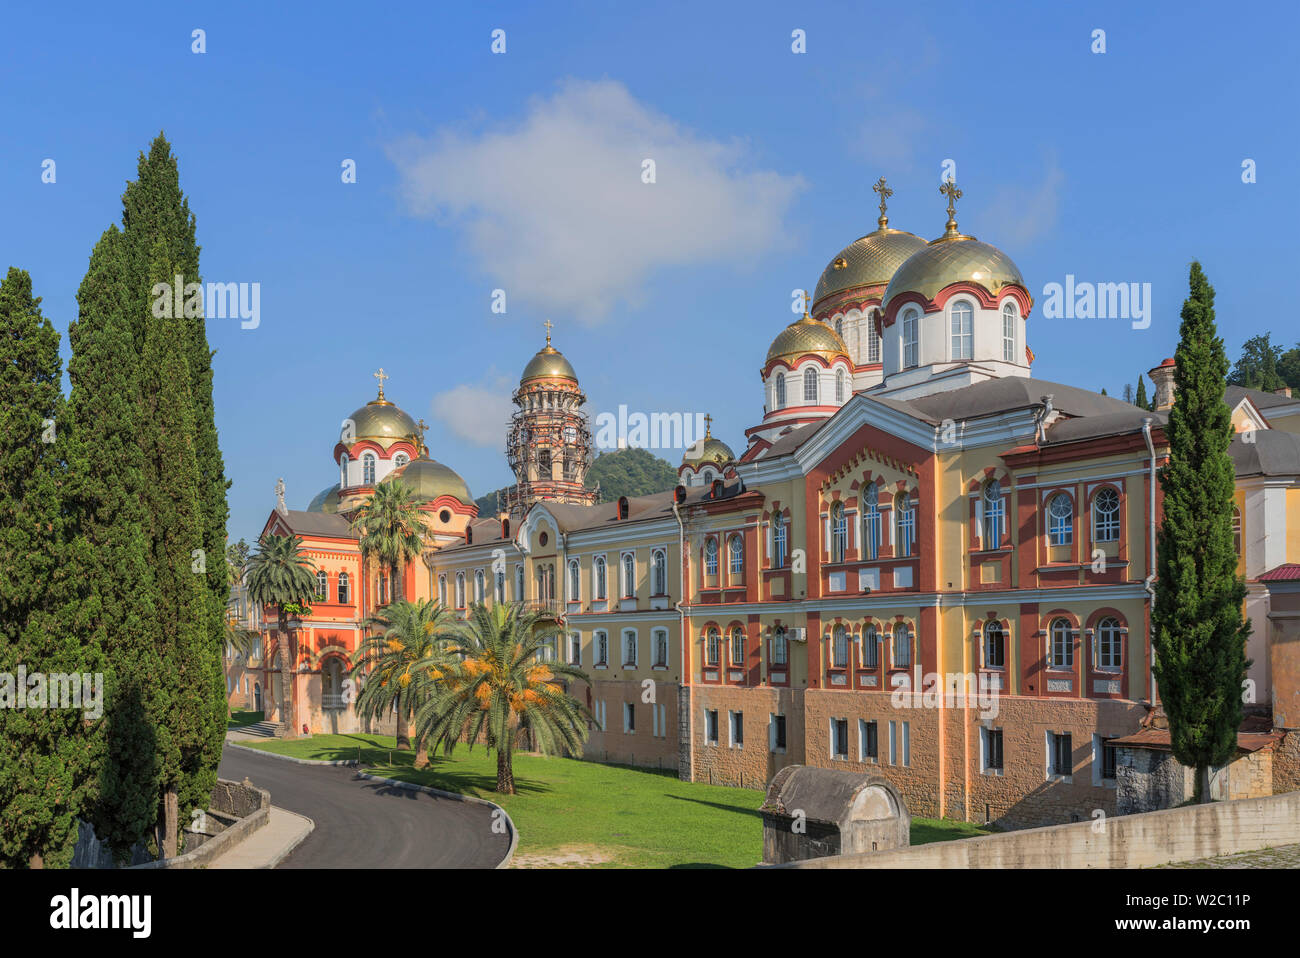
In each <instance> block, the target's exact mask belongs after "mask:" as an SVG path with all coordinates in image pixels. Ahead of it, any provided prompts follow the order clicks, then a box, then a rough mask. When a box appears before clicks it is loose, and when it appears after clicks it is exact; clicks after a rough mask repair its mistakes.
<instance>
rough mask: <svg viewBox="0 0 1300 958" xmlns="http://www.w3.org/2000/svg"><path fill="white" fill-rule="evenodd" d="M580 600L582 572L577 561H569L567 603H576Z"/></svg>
mask: <svg viewBox="0 0 1300 958" xmlns="http://www.w3.org/2000/svg"><path fill="white" fill-rule="evenodd" d="M581 598H582V570H581V569H580V568H579V566H578V560H577V559H570V560H569V601H570V602H577V601H578V600H579V599H581Z"/></svg>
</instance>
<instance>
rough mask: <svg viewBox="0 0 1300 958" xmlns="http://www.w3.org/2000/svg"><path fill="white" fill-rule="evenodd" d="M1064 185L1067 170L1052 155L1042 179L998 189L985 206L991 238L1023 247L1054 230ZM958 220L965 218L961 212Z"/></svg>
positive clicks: (998, 242)
mask: <svg viewBox="0 0 1300 958" xmlns="http://www.w3.org/2000/svg"><path fill="white" fill-rule="evenodd" d="M1064 184H1065V171H1064V170H1062V169H1061V167H1060V165H1059V164H1058V163H1057V162H1056V158H1055V157H1049V158H1048V159H1047V161H1046V164H1045V168H1044V170H1043V175H1042V179H1041V180H1040V181H1039V182H1037V183H1029V184H1025V185H1020V184H1018V183H1017V184H1016V185H1013V186H1003V187H1000V188H999V189H997V190H996V191H995V192H994V193H993V195H992V196H991V197H990V199H989V203H988V205H987V206H985V207H984V209H985V210H986V211H987V212H986V213H985V216H984V219H985V221H986V222H987V224H988V225H987V227H983V228H984V229H985V232H987V233H988V235H989V237H990V238H991V240H990V241H991V242H993V243H994V244H995V245H999V246H1001V245H1006V246H1023V245H1024V244H1026V243H1028V242H1030V241H1031V240H1035V239H1037V238H1038V237H1040V236H1043V235H1045V234H1047V233H1049V232H1051V230H1052V229H1053V228H1054V227H1055V226H1056V220H1057V216H1058V214H1059V213H1060V205H1061V187H1062V186H1063V185H1064ZM957 219H958V222H960V221H961V214H960V212H959V213H958V217H957ZM993 237H996V239H992V238H993ZM980 238H981V239H983V236H981V237H980Z"/></svg>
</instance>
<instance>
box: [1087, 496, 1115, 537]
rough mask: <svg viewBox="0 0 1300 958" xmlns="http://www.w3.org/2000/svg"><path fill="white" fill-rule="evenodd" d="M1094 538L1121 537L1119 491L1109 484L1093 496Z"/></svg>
mask: <svg viewBox="0 0 1300 958" xmlns="http://www.w3.org/2000/svg"><path fill="white" fill-rule="evenodd" d="M1092 538H1093V541H1095V542H1115V541H1116V540H1118V539H1119V493H1118V492H1116V491H1115V490H1114V489H1112V488H1110V487H1109V486H1106V487H1105V488H1103V489H1101V490H1099V491H1098V492H1097V494H1096V495H1095V496H1093V498H1092Z"/></svg>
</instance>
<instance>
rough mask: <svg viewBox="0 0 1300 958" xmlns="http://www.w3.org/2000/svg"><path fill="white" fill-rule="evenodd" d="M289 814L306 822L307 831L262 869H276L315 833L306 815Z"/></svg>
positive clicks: (312, 820) (311, 821) (313, 826)
mask: <svg viewBox="0 0 1300 958" xmlns="http://www.w3.org/2000/svg"><path fill="white" fill-rule="evenodd" d="M253 751H258V750H257V749H254V750H253ZM281 811H286V812H287V811H289V810H288V809H287V808H286V809H281ZM290 814H291V815H297V816H298V817H299V818H301V819H303V820H304V821H306V822H307V830H306V831H305V832H303V833H302V834H301V835H299V836H298V837H297V838H296V839H294V840H293V841H292V842H290V843H289V844H288V845H286V846H285V847H284V848H282V849H281V850H280V854H278V855H276V856H275V857H274V858H272V859H271V861H270V862H269V863H267V864H266V865H263V866H262V867H263V868H276V867H278V866H279V864H280V862H282V861H284V860H285V859H286V858H288V857H289V856H290V855H291V854H293V851H294V849H296V848H297V847H298V846H299V845H301V844H302V843H303V842H305V841H306V840H307V839H308V838H310V837H311V833H312V832H314V831H316V822H315V820H314V819H311V818H308V817H307V816H306V815H303V814H301V813H299V812H290Z"/></svg>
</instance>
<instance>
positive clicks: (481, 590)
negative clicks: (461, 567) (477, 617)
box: [474, 569, 487, 602]
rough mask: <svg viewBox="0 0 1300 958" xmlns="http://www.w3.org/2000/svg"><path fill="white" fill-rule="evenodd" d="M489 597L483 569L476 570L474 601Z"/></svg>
mask: <svg viewBox="0 0 1300 958" xmlns="http://www.w3.org/2000/svg"><path fill="white" fill-rule="evenodd" d="M485 598H487V587H486V583H485V581H484V579H483V570H482V569H476V570H474V601H475V602H482V601H483V600H484V599H485Z"/></svg>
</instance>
